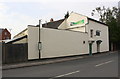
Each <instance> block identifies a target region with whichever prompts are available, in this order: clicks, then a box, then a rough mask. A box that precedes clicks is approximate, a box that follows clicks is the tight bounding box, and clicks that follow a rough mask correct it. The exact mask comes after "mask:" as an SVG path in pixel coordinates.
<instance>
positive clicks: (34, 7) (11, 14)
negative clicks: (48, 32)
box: [0, 0, 119, 37]
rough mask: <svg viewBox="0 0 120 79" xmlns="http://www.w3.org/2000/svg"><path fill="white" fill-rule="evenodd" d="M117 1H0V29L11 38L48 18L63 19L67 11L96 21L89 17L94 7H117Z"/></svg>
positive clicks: (95, 17)
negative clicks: (8, 31) (28, 26)
mask: <svg viewBox="0 0 120 79" xmlns="http://www.w3.org/2000/svg"><path fill="white" fill-rule="evenodd" d="M118 2H119V0H0V28H8V29H9V30H11V33H12V37H13V36H14V35H16V34H17V33H19V32H21V31H22V30H23V29H25V28H27V25H37V24H38V21H39V19H42V23H44V22H45V21H47V22H49V20H50V18H53V19H54V20H59V19H62V18H64V15H65V13H66V12H67V11H69V12H72V11H73V12H77V13H79V14H82V15H86V16H88V17H90V18H94V19H97V20H98V16H97V15H96V16H94V17H92V16H91V11H92V10H93V9H95V8H96V7H98V6H100V7H102V6H105V7H113V6H116V7H118Z"/></svg>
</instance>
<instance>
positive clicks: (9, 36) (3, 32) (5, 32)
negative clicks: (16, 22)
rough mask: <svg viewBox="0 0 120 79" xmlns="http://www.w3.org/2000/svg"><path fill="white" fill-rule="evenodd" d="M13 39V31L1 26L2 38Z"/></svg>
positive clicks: (0, 33)
mask: <svg viewBox="0 0 120 79" xmlns="http://www.w3.org/2000/svg"><path fill="white" fill-rule="evenodd" d="M6 39H11V33H10V32H9V31H8V30H7V29H6V28H5V29H2V28H0V40H6Z"/></svg>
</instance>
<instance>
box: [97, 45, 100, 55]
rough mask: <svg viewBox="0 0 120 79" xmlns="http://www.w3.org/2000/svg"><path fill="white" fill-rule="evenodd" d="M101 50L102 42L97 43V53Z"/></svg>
mask: <svg viewBox="0 0 120 79" xmlns="http://www.w3.org/2000/svg"><path fill="white" fill-rule="evenodd" d="M99 52H100V44H99V43H97V53H99Z"/></svg>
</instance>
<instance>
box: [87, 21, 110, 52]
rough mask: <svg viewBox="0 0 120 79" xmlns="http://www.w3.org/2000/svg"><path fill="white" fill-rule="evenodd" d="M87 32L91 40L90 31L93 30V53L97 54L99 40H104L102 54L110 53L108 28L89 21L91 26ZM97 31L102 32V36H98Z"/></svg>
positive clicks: (101, 47)
mask: <svg viewBox="0 0 120 79" xmlns="http://www.w3.org/2000/svg"><path fill="white" fill-rule="evenodd" d="M86 29H87V30H86V31H87V32H88V34H89V39H91V37H90V29H93V38H92V39H93V40H95V42H94V43H93V53H95V52H97V44H96V41H97V40H102V42H101V44H100V52H105V51H109V34H108V26H106V25H103V24H100V23H97V22H94V21H92V20H89V24H88V25H87V27H86ZM96 30H100V31H101V32H100V36H96Z"/></svg>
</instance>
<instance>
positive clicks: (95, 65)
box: [95, 60, 113, 67]
mask: <svg viewBox="0 0 120 79" xmlns="http://www.w3.org/2000/svg"><path fill="white" fill-rule="evenodd" d="M111 62H113V60H111V61H107V62H104V63H100V64H97V65H95V67H98V66H101V65H104V64H108V63H111Z"/></svg>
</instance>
